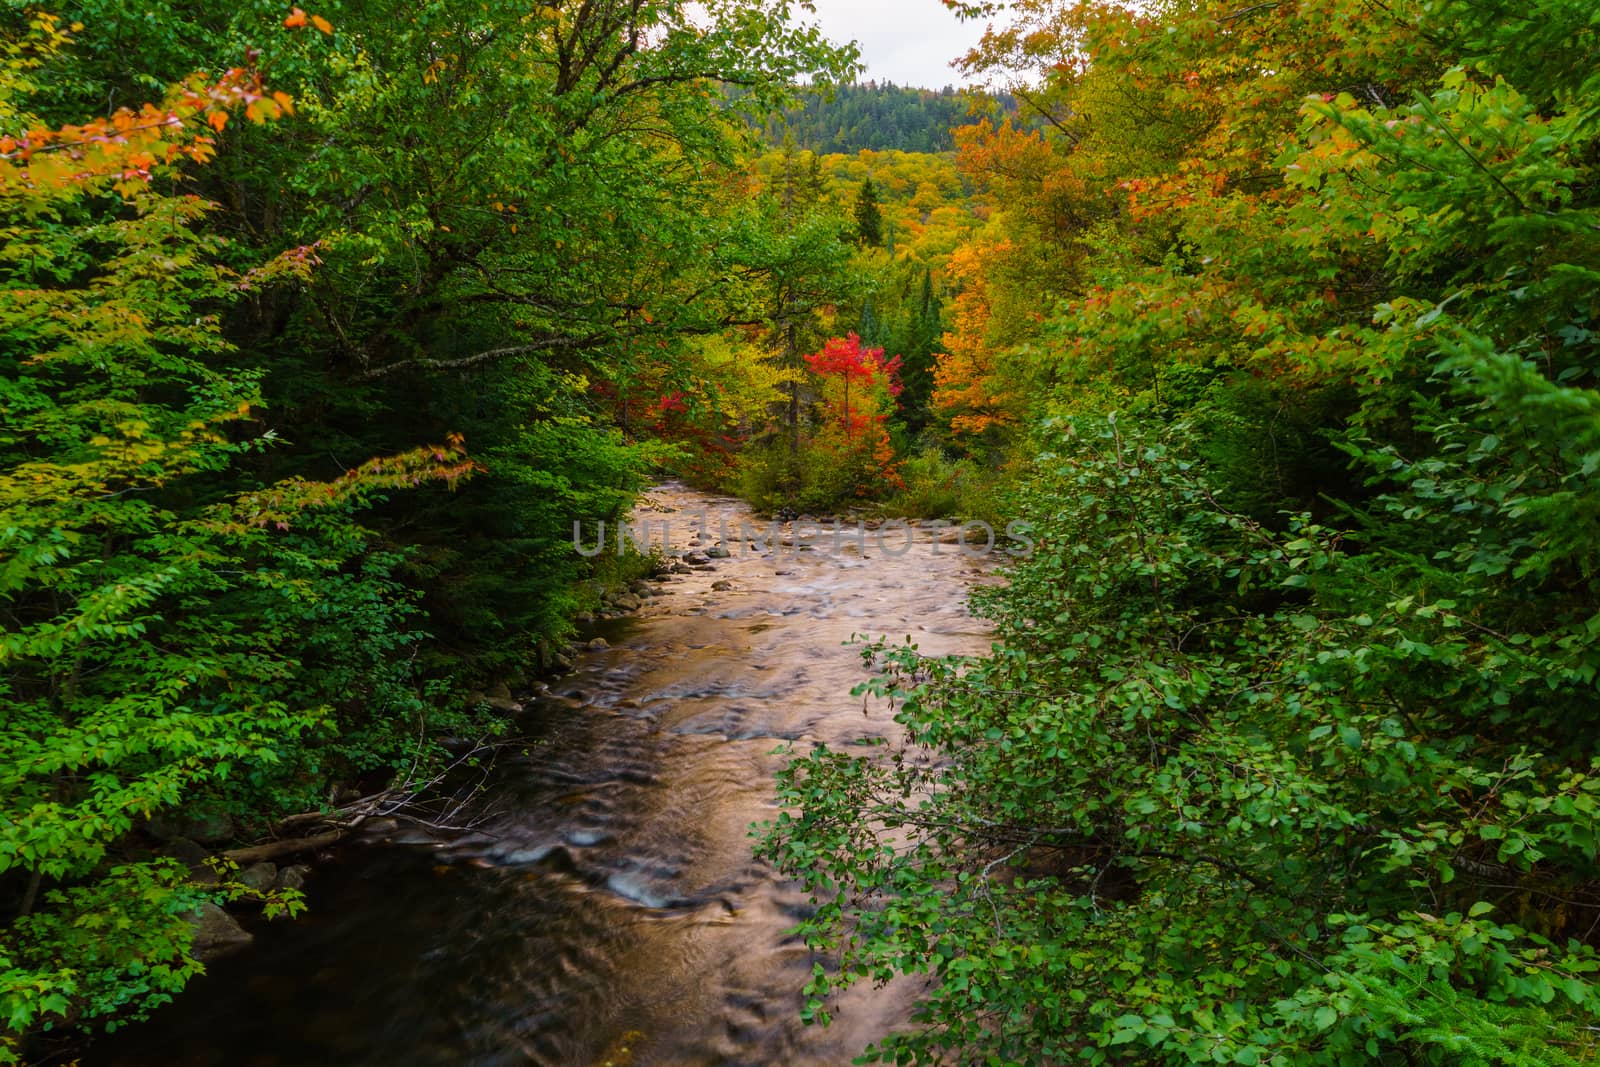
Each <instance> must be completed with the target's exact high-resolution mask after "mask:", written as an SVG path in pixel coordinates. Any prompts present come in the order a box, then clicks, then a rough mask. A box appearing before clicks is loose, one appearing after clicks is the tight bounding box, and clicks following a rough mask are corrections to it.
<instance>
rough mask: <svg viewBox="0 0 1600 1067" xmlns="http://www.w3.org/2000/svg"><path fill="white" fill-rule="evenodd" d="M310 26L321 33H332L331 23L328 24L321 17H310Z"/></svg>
mask: <svg viewBox="0 0 1600 1067" xmlns="http://www.w3.org/2000/svg"><path fill="white" fill-rule="evenodd" d="M311 25H313V26H315V27H316V28H317V29H319V30H321V31H322V32H323V33H332V32H333V23H331V22H329V21H328V20H327V19H325V18H323V17H322V16H321V15H312V16H311Z"/></svg>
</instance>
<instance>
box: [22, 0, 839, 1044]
mask: <svg viewBox="0 0 1600 1067" xmlns="http://www.w3.org/2000/svg"><path fill="white" fill-rule="evenodd" d="M73 7H74V10H73V11H72V12H71V17H72V19H73V20H77V21H81V22H82V23H83V26H82V28H81V30H80V29H77V28H74V29H73V30H72V31H71V32H70V33H69V32H67V31H66V30H64V29H63V28H62V27H63V26H64V25H65V23H63V22H61V21H60V20H57V19H55V18H53V17H51V16H48V15H44V14H40V13H37V12H33V11H31V10H30V11H28V12H20V10H18V11H12V12H10V13H8V14H7V15H6V16H4V18H3V21H0V33H3V37H0V234H3V248H4V251H3V252H0V342H3V343H0V352H3V355H0V618H3V619H4V624H3V625H4V629H3V631H0V705H3V706H4V708H5V714H4V716H3V717H0V922H3V923H4V925H3V926H0V1029H3V1036H0V1060H11V1059H15V1058H17V1057H18V1056H21V1055H25V1054H26V1051H25V1048H24V1043H25V1042H26V1041H27V1040H28V1038H29V1035H30V1034H37V1033H38V1032H40V1031H42V1030H44V1029H47V1028H60V1027H65V1026H79V1027H86V1028H87V1027H96V1026H101V1025H115V1024H116V1022H117V1020H118V1019H120V1018H121V1017H123V1016H124V1015H125V1014H137V1013H140V1012H143V1011H146V1010H148V1009H149V1008H150V1007H151V1006H153V1005H155V1004H158V1003H160V1002H161V1001H162V1000H164V999H166V998H168V997H169V996H170V995H171V994H172V993H174V992H175V991H176V990H177V989H178V988H180V987H181V986H182V984H183V983H184V981H185V980H187V979H188V978H189V977H190V976H192V975H193V974H194V973H196V972H197V970H198V965H196V964H195V963H194V962H193V961H192V960H190V959H189V958H188V956H187V948H188V932H187V925H186V924H185V922H184V920H183V918H182V916H183V915H184V914H185V913H187V912H190V911H192V910H193V908H194V906H195V904H196V903H197V902H199V901H201V900H203V899H207V898H209V897H219V896H226V895H228V894H230V893H234V892H236V889H235V888H230V887H229V886H228V885H227V884H226V883H225V884H224V885H223V886H222V887H221V888H211V889H203V888H200V887H197V886H195V885H192V884H190V880H189V879H188V877H187V874H186V872H183V871H180V870H178V869H177V868H175V867H173V866H172V865H171V864H168V863H165V862H163V861H159V860H152V859H151V858H150V854H149V851H148V847H147V846H148V838H147V837H145V836H144V832H143V831H144V827H145V825H146V821H147V820H148V819H150V818H151V817H153V816H157V815H159V814H160V813H162V812H164V811H171V810H173V809H178V810H188V811H191V812H199V811H206V812H226V813H230V814H232V815H234V816H235V817H236V818H235V823H236V825H238V826H239V827H240V828H241V829H242V830H243V831H244V832H247V833H254V832H256V831H258V830H260V829H263V828H265V827H266V826H268V825H271V824H273V823H274V822H276V820H277V819H278V818H279V817H280V816H282V815H284V814H287V813H290V812H293V811H297V810H303V809H304V808H307V807H314V806H316V805H318V804H320V803H322V802H323V798H325V797H326V796H327V794H328V790H329V787H330V784H331V783H333V782H341V783H349V782H351V781H353V780H356V779H366V780H368V781H372V782H374V784H377V785H381V784H383V783H384V782H385V781H391V780H395V779H396V778H397V777H398V775H397V773H396V772H398V771H400V770H401V769H403V768H404V769H415V768H416V766H417V765H419V764H420V765H424V766H425V765H426V764H428V763H429V762H430V761H433V760H436V759H438V758H439V757H440V755H441V752H440V749H439V748H438V745H437V740H438V739H439V738H440V737H443V736H476V735H481V734H484V733H489V732H493V731H494V730H495V729H496V728H497V723H496V722H495V721H493V720H488V719H484V718H479V717H478V716H477V714H476V713H475V712H474V711H473V710H472V709H467V708H464V707H463V705H464V703H465V701H463V700H462V699H461V693H462V692H463V691H464V690H465V689H466V688H467V687H468V686H469V685H471V684H472V683H473V682H474V681H477V680H479V679H481V678H482V677H483V676H484V675H486V674H491V673H493V674H497V675H498V676H499V677H502V678H504V677H507V676H520V675H522V674H524V672H525V671H526V669H527V667H528V666H529V665H530V661H534V660H535V657H536V656H537V655H538V653H539V651H540V650H541V649H543V648H547V647H548V642H549V639H550V638H552V637H557V636H560V635H562V634H564V633H566V632H568V631H569V629H570V622H569V619H570V616H571V615H572V613H573V612H575V611H577V610H578V609H579V608H581V607H582V606H583V605H584V603H585V597H586V596H587V595H588V593H587V588H588V587H587V586H585V585H584V584H583V583H585V582H586V581H588V580H590V579H591V578H595V577H598V578H599V579H600V580H607V579H609V578H611V577H618V576H626V575H627V574H630V573H635V572H636V569H637V568H638V567H639V566H642V565H645V564H642V563H641V562H640V561H638V560H635V559H625V560H614V559H613V560H609V561H603V562H602V563H600V564H599V565H598V566H599V567H600V571H599V573H598V575H597V574H596V572H595V571H594V570H592V569H591V565H589V564H587V563H585V562H584V561H583V560H582V559H581V558H580V557H578V555H577V554H576V553H575V552H574V551H573V549H572V543H571V536H572V534H571V531H572V523H573V521H574V520H575V519H588V520H597V519H612V520H614V519H616V518H618V517H619V516H620V515H622V514H623V513H625V511H626V509H627V507H628V506H629V504H630V503H631V500H632V495H633V493H634V491H635V490H636V489H637V487H638V486H639V484H640V482H641V480H642V477H643V475H644V473H645V471H646V470H647V468H648V465H649V463H650V462H651V461H652V460H653V459H655V458H657V457H658V456H659V455H660V450H659V449H654V448H651V447H649V446H641V445H640V444H639V443H638V442H636V441H632V440H629V439H628V438H627V437H626V436H625V431H624V430H623V429H619V428H617V427H615V426H614V425H612V423H611V421H610V414H611V413H610V412H609V411H608V409H607V406H606V402H605V401H606V398H607V397H615V396H618V395H621V394H624V393H625V390H626V388H627V387H628V386H629V385H631V384H637V383H641V382H644V381H646V380H648V379H649V378H650V377H651V376H652V375H653V374H656V373H659V372H660V371H661V370H662V368H663V367H664V368H665V374H664V375H663V376H664V377H666V378H668V379H671V378H673V377H674V376H682V377H686V376H687V373H686V372H685V371H684V369H683V365H684V363H685V362H686V361H685V360H684V353H685V352H686V351H687V350H689V349H690V347H691V346H692V344H693V343H694V341H695V340H696V339H698V338H702V337H705V336H708V335H716V334H720V333H722V332H723V331H725V330H727V329H728V328H729V326H730V325H731V324H733V323H743V322H749V321H752V319H753V318H754V317H756V316H760V315H767V314H770V313H771V311H772V307H773V299H774V297H773V291H774V288H775V286H774V285H773V284H772V283H773V279H774V278H776V277H779V276H782V277H783V278H784V279H786V281H785V284H787V285H788V287H789V290H790V295H789V297H788V298H787V301H786V303H785V304H784V305H783V306H785V307H789V308H791V309H792V308H793V307H795V306H796V305H797V304H799V303H801V302H803V301H804V300H810V299H812V297H811V296H810V295H807V294H805V293H803V292H802V290H804V289H805V287H806V285H807V284H809V283H808V278H809V277H810V273H811V272H809V268H804V267H803V266H794V265H795V264H801V265H804V264H810V263H816V262H820V263H838V262H842V261H843V259H844V257H845V254H846V251H845V245H844V244H843V243H842V241H841V240H840V227H839V226H838V225H837V224H835V225H833V226H832V227H831V232H830V229H829V227H826V226H822V225H821V224H820V223H817V224H813V225H810V226H809V228H807V227H801V228H800V229H799V231H798V233H799V234H800V236H799V237H797V238H794V239H791V238H790V237H787V236H783V235H782V234H781V233H780V232H779V230H778V227H777V226H775V225H774V222H775V219H776V214H775V213H774V212H771V211H769V209H768V208H767V207H766V206H765V205H755V204H752V203H751V201H750V198H748V197H747V196H745V195H744V190H743V189H742V187H741V182H742V175H743V165H742V163H741V161H740V158H739V154H738V153H739V150H740V148H741V145H742V144H743V143H744V139H745V134H744V131H743V130H742V127H741V121H740V119H741V112H740V111H739V110H737V109H736V107H735V105H734V104H733V103H732V102H730V101H729V100H728V98H727V97H726V96H725V95H724V94H722V93H721V92H719V91H717V89H716V87H717V86H718V85H719V84H720V83H736V84H740V85H742V86H743V87H744V93H743V96H742V97H741V102H740V104H739V105H738V106H739V107H742V108H744V109H750V108H755V109H757V110H764V109H767V108H772V107H776V106H778V105H780V104H783V103H785V102H787V101H788V100H790V99H791V96H792V93H791V89H790V86H791V85H792V84H795V83H797V82H800V81H802V80H805V81H810V82H813V83H821V82H826V81H829V80H834V79H837V78H839V77H842V76H843V75H845V74H846V73H847V72H848V71H849V70H851V69H853V53H852V52H851V51H849V50H847V49H837V48H834V47H833V46H831V45H829V44H828V43H827V42H826V41H824V40H823V39H822V38H821V36H820V35H819V34H818V32H817V31H816V30H815V29H814V28H809V27H805V26H800V25H796V24H794V23H791V22H790V20H789V9H790V5H789V4H787V3H770V2H766V0H713V2H709V3H705V4H698V5H694V6H693V7H692V8H691V7H690V6H689V5H685V4H683V3H680V2H676V0H659V2H657V0H651V2H646V3H642V4H632V5H600V6H597V7H593V8H591V6H585V8H584V13H583V14H582V15H581V16H580V15H577V14H576V13H575V12H574V11H573V10H572V9H571V8H570V7H563V6H562V5H556V6H554V7H551V6H544V7H539V6H535V7H532V8H530V7H529V5H527V4H523V3H501V2H491V3H487V4H483V3H476V2H474V3H460V2H456V0H438V2H429V3H424V4H422V5H421V6H420V7H419V6H417V5H396V4H393V3H385V2H378V3H371V4H343V5H334V6H333V7H331V8H326V9H324V10H322V11H317V12H313V13H312V14H311V15H310V16H306V15H304V14H303V13H302V14H300V15H291V16H290V17H289V18H288V19H285V14H286V13H288V10H287V6H286V5H284V6H280V5H276V4H268V3H256V2H251V3H245V4H240V5H234V6H232V7H230V8H227V9H226V10H223V9H220V8H218V9H205V10H202V9H200V8H195V7H194V6H193V5H189V6H187V7H185V6H183V5H170V4H165V3H156V4H155V5H153V6H152V5H144V6H142V7H140V8H138V9H137V10H134V9H130V8H128V7H127V6H126V5H122V4H116V3H108V2H104V0H79V2H78V3H76V4H75V5H73ZM645 41H648V42H649V44H648V47H645V46H644V42H645ZM246 55H252V56H259V57H260V61H261V64H262V66H263V67H265V68H267V69H270V71H271V77H272V79H273V84H272V85H271V87H270V89H269V88H267V87H266V86H264V85H263V84H262V83H261V79H260V77H258V76H256V75H254V73H253V72H251V71H245V70H233V71H229V72H228V74H227V75H226V76H225V77H224V78H223V79H222V80H220V81H217V82H215V83H214V84H213V83H212V82H211V81H210V80H209V79H205V78H201V77H199V76H197V75H194V74H193V72H194V71H195V70H209V69H213V68H215V67H216V66H217V65H218V64H219V63H222V62H226V61H227V60H229V59H232V58H234V57H238V58H241V59H242V58H243V57H245V56H246ZM168 86H174V87H175V88H173V89H172V90H170V91H169V90H168V88H167V87H168ZM152 99H154V100H159V101H161V102H160V103H158V104H152V105H149V106H143V107H141V105H144V102H145V101H147V100H152ZM108 101H109V106H110V108H113V109H114V108H118V107H120V106H123V105H126V106H128V107H130V108H132V109H133V110H130V111H126V112H119V113H118V114H116V115H114V116H111V117H109V118H106V119H101V120H93V121H90V122H87V123H84V116H86V115H93V114H96V113H97V112H98V111H99V110H100V109H103V108H107V107H108ZM508 115H514V116H516V121H515V122H511V123H508V122H507V121H506V116H508ZM291 117H292V121H286V122H282V123H277V124H275V125H274V128H273V129H272V130H270V131H269V130H266V129H263V128H261V125H260V123H261V120H263V119H266V118H284V119H290V118H291ZM247 120H248V121H247ZM80 124H81V125H80ZM218 149H221V152H220V154H219V155H217V156H216V158H215V159H214V160H213V159H212V156H213V155H214V154H216V153H217V150H218ZM185 160H193V161H197V162H211V163H213V165H212V166H210V167H207V168H203V169H193V168H191V169H187V170H185V169H181V168H180V167H179V166H178V164H179V162H180V161H185ZM791 267H794V269H792V270H791V269H790V268H791ZM786 272H787V273H786ZM822 273H827V272H826V271H824V272H822ZM824 298H828V299H831V298H832V291H831V290H825V291H823V292H821V293H820V295H818V296H816V297H815V299H816V301H817V303H819V304H820V303H821V302H823V299H824ZM463 439H465V441H466V442H470V444H471V447H472V449H473V453H472V454H473V459H472V460H471V461H469V460H467V459H466V458H465V456H464V448H465V444H464V442H463ZM434 441H447V442H449V444H447V445H444V446H434V445H431V444H430V442H434ZM369 456H380V457H386V458H382V459H367V458H366V457H369ZM468 474H471V475H473V477H472V478H471V479H470V480H464V479H465V478H466V476H467V475H468ZM439 483H445V484H439ZM458 483H459V484H460V488H459V490H458ZM401 490H404V492H401ZM292 903H293V901H291V900H289V899H287V898H285V899H283V900H276V899H275V900H269V901H268V904H269V907H270V909H271V910H275V911H278V910H284V909H286V908H288V907H289V906H290V905H291V904H292Z"/></svg>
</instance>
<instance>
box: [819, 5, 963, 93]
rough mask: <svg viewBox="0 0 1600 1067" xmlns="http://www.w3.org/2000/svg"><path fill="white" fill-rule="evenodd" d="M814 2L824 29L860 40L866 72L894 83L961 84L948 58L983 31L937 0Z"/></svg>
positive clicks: (838, 36)
mask: <svg viewBox="0 0 1600 1067" xmlns="http://www.w3.org/2000/svg"><path fill="white" fill-rule="evenodd" d="M814 2H815V4H816V5H817V15H816V21H817V22H818V23H819V24H820V25H821V26H822V31H823V33H825V34H827V36H828V37H829V38H831V39H833V40H835V41H838V42H839V43H841V44H843V43H844V42H846V41H857V42H859V43H860V45H861V59H862V61H863V62H864V63H866V65H867V74H866V77H867V78H868V79H876V80H877V81H892V82H894V83H895V84H896V85H915V86H921V87H923V88H926V89H942V88H944V87H945V86H946V85H962V84H964V83H965V82H964V79H962V77H961V76H960V74H958V73H957V72H956V71H954V70H951V69H950V61H951V60H953V59H955V58H956V57H958V56H960V55H962V54H964V53H965V52H966V51H967V49H968V48H971V47H972V46H973V45H975V44H977V43H978V38H980V37H982V36H983V26H984V24H983V22H982V21H978V22H961V21H960V20H959V19H957V18H956V17H955V15H954V14H952V13H951V12H950V11H949V10H948V9H947V8H946V7H945V6H944V5H943V4H942V3H940V2H939V0H814ZM801 17H802V18H804V19H805V20H806V21H808V22H809V21H811V20H810V17H809V16H805V15H802V16H801Z"/></svg>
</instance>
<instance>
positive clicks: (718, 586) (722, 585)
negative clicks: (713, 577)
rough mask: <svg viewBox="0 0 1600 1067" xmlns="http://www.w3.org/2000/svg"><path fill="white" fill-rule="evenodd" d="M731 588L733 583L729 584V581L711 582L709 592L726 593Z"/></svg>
mask: <svg viewBox="0 0 1600 1067" xmlns="http://www.w3.org/2000/svg"><path fill="white" fill-rule="evenodd" d="M732 588H733V583H732V582H730V581H727V580H726V579H724V580H722V581H719V582H712V583H711V591H712V592H713V593H726V592H727V591H728V590H730V589H732Z"/></svg>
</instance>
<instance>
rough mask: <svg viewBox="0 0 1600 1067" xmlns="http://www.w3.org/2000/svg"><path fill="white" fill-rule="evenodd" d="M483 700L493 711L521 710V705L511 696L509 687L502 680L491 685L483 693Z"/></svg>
mask: <svg viewBox="0 0 1600 1067" xmlns="http://www.w3.org/2000/svg"><path fill="white" fill-rule="evenodd" d="M483 702H484V703H485V704H487V705H489V706H490V707H491V708H493V709H494V710H495V711H502V712H517V711H521V710H522V705H521V704H518V703H517V702H516V700H515V699H513V698H512V696H511V689H510V688H509V687H508V686H507V685H506V684H505V683H504V682H501V683H499V684H497V685H494V686H491V687H490V688H489V691H488V692H487V693H485V694H484V696H483Z"/></svg>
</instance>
